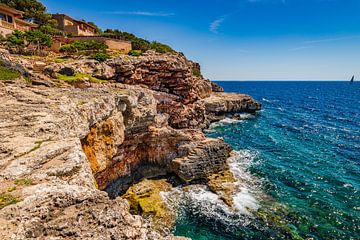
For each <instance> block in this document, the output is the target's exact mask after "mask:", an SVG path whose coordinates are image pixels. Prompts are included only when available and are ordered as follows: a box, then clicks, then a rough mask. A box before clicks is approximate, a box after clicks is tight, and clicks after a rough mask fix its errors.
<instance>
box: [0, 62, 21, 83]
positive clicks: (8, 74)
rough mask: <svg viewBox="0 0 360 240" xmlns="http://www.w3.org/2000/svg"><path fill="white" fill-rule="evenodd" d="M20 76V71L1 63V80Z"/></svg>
mask: <svg viewBox="0 0 360 240" xmlns="http://www.w3.org/2000/svg"><path fill="white" fill-rule="evenodd" d="M20 76H21V75H20V73H19V72H17V71H14V70H12V69H9V68H7V67H5V66H3V65H2V64H1V63H0V80H15V79H17V78H19V77H20Z"/></svg>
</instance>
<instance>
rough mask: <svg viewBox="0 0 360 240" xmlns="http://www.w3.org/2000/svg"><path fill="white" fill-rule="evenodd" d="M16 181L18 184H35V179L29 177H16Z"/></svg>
mask: <svg viewBox="0 0 360 240" xmlns="http://www.w3.org/2000/svg"><path fill="white" fill-rule="evenodd" d="M14 183H15V185H16V186H30V185H33V180H31V179H28V178H21V179H16V180H15V181H14Z"/></svg>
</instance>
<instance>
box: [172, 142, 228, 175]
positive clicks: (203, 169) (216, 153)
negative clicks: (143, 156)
mask: <svg viewBox="0 0 360 240" xmlns="http://www.w3.org/2000/svg"><path fill="white" fill-rule="evenodd" d="M185 147H186V146H185ZM230 152H231V147H230V146H229V145H228V144H226V143H225V142H224V141H223V140H220V139H205V140H204V141H201V142H199V143H196V145H195V147H192V148H190V151H189V153H188V154H187V155H186V156H185V157H182V158H176V159H174V160H173V161H172V162H171V167H172V169H173V171H174V172H175V173H176V174H177V175H178V176H179V177H180V178H181V179H182V180H184V181H186V182H191V181H193V180H200V179H206V177H207V176H209V175H211V174H212V173H214V172H218V171H220V170H222V169H223V168H225V166H226V159H227V158H228V157H229V156H230Z"/></svg>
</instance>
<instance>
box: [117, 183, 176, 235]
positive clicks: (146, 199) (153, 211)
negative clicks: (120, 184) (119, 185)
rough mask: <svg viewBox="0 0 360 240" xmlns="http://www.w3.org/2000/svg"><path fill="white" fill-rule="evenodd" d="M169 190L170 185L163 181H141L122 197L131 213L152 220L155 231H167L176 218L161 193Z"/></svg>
mask: <svg viewBox="0 0 360 240" xmlns="http://www.w3.org/2000/svg"><path fill="white" fill-rule="evenodd" d="M171 188H172V186H171V184H170V183H168V182H166V180H163V179H162V180H143V181H142V182H140V183H138V184H135V185H133V186H131V187H130V188H129V189H128V191H127V192H126V193H125V194H124V195H123V196H122V197H123V198H124V199H126V200H128V202H129V203H130V211H131V213H133V214H137V215H142V216H143V217H145V218H148V219H150V220H152V223H153V225H154V227H155V229H157V230H159V231H167V230H170V229H171V228H173V226H174V225H175V220H176V216H175V213H174V211H172V210H171V209H170V207H169V206H168V205H167V203H166V202H165V200H164V199H163V197H162V196H161V192H168V191H171Z"/></svg>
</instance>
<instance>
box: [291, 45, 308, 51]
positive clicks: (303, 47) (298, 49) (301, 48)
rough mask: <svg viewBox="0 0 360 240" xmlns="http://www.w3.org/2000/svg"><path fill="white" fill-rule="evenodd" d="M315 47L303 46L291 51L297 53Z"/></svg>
mask: <svg viewBox="0 0 360 240" xmlns="http://www.w3.org/2000/svg"><path fill="white" fill-rule="evenodd" d="M313 47H314V46H301V47H296V48H292V49H289V51H291V52H296V51H300V50H305V49H309V48H313Z"/></svg>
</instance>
